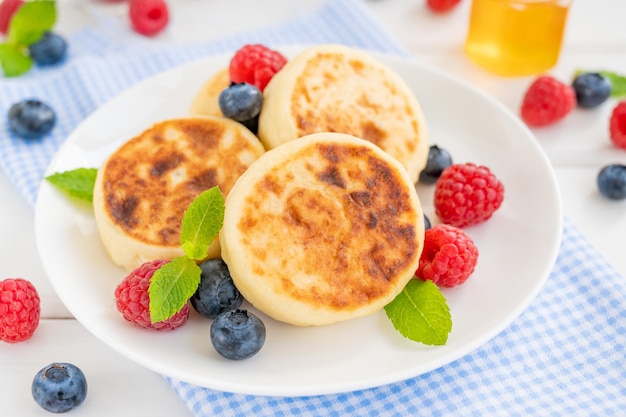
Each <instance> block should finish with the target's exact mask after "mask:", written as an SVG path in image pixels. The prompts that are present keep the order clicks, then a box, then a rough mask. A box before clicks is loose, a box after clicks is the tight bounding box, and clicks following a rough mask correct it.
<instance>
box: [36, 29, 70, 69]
mask: <svg viewBox="0 0 626 417" xmlns="http://www.w3.org/2000/svg"><path fill="white" fill-rule="evenodd" d="M28 51H29V52H30V57H31V58H32V59H33V61H35V63H36V64H37V65H39V66H46V65H54V64H57V63H59V62H61V61H62V60H63V59H64V58H65V54H66V52H67V42H66V41H65V39H63V38H62V37H61V36H59V35H57V34H56V33H52V32H50V31H48V32H45V33H44V34H43V36H42V37H41V39H39V40H38V41H37V42H35V43H33V44H32V45H30V46H29V47H28Z"/></svg>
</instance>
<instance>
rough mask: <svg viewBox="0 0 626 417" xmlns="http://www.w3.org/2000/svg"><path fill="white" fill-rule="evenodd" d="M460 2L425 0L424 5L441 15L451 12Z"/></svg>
mask: <svg viewBox="0 0 626 417" xmlns="http://www.w3.org/2000/svg"><path fill="white" fill-rule="evenodd" d="M460 2H461V0H427V1H426V5H427V6H428V7H429V8H430V10H432V11H433V12H437V13H443V12H447V11H449V10H452V9H453V8H454V7H455V6H456V5H457V4H459V3H460Z"/></svg>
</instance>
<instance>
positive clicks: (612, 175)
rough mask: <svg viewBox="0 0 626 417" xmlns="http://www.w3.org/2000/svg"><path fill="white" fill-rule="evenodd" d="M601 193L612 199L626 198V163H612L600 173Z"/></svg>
mask: <svg viewBox="0 0 626 417" xmlns="http://www.w3.org/2000/svg"><path fill="white" fill-rule="evenodd" d="M598 189H599V190H600V193H601V194H602V195H603V196H605V197H606V198H610V199H611V200H623V199H626V165H622V164H611V165H607V166H605V167H604V168H602V169H601V170H600V173H599V174H598Z"/></svg>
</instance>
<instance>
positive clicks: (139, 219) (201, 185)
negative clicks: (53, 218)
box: [93, 117, 265, 270]
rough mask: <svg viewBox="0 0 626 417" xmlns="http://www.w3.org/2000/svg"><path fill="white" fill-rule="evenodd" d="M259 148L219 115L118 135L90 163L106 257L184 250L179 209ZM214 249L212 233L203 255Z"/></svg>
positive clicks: (222, 183) (221, 182)
mask: <svg viewBox="0 0 626 417" xmlns="http://www.w3.org/2000/svg"><path fill="white" fill-rule="evenodd" d="M264 151H265V150H264V148H263V146H262V145H261V143H260V142H259V140H258V139H257V137H256V136H254V135H253V134H252V133H251V132H250V131H249V130H248V129H246V128H245V127H243V125H241V124H239V123H236V122H234V121H232V120H229V119H226V118H223V117H193V118H192V117H189V118H180V119H170V120H164V121H161V122H159V123H156V124H154V125H153V126H152V127H150V128H149V129H147V130H145V131H144V132H142V133H140V134H139V135H138V136H136V137H134V138H132V139H130V140H129V141H127V142H126V143H124V144H123V145H122V146H121V147H120V148H119V149H118V150H117V151H115V152H114V153H113V154H112V155H111V156H110V157H109V158H108V159H107V160H106V161H105V163H104V164H103V165H102V167H101V168H100V169H99V170H98V175H97V178H96V184H95V188H94V196H93V205H94V214H95V219H96V223H97V225H98V230H99V232H100V238H101V240H102V243H103V244H104V247H105V249H106V250H107V252H108V254H109V255H110V257H111V259H112V260H113V262H115V263H116V264H118V265H120V266H122V267H124V268H125V269H127V270H132V269H134V268H136V267H137V266H139V265H141V264H142V263H143V262H146V261H151V260H154V259H172V258H174V257H176V256H181V255H183V254H184V252H183V250H182V248H181V246H180V227H181V221H182V217H183V214H184V212H185V210H186V209H187V207H188V206H189V204H190V203H191V202H192V201H193V199H194V198H195V197H196V196H197V195H199V194H200V193H202V192H203V191H205V190H207V189H209V188H211V187H213V186H216V185H217V186H219V187H220V189H221V191H222V193H224V194H225V195H227V194H228V192H229V191H230V189H231V188H232V186H233V184H234V183H235V181H236V180H237V179H238V178H239V176H240V175H241V174H242V173H243V172H244V171H245V170H246V169H247V168H248V166H250V165H251V164H252V163H253V162H254V161H255V160H256V159H257V158H258V157H259V156H261V154H263V152H264ZM219 255H220V248H219V241H218V239H215V241H214V242H213V243H212V244H211V246H210V248H209V252H208V254H207V258H213V257H218V256H219Z"/></svg>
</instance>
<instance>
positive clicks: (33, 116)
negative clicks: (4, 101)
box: [8, 99, 57, 139]
mask: <svg viewBox="0 0 626 417" xmlns="http://www.w3.org/2000/svg"><path fill="white" fill-rule="evenodd" d="M8 119H9V128H10V129H11V130H12V131H13V132H14V133H15V134H17V135H18V136H20V137H23V138H27V139H37V138H40V137H42V136H44V135H46V134H47V133H49V132H50V131H51V130H52V128H53V127H54V125H55V123H56V119H57V118H56V114H55V113H54V110H52V108H51V107H50V106H48V105H47V104H46V103H44V102H42V101H40V100H37V99H28V100H23V101H20V102H18V103H15V104H13V105H12V106H11V108H10V109H9V113H8Z"/></svg>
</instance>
